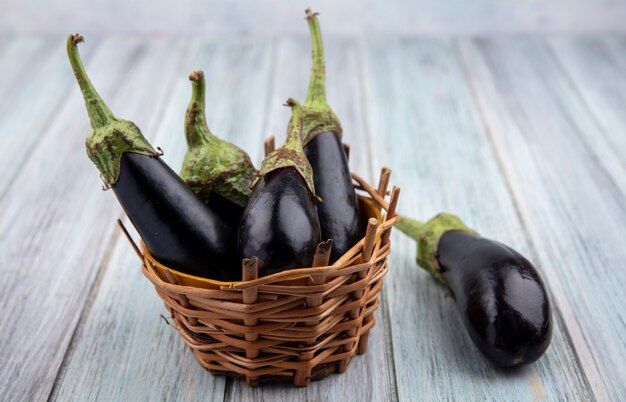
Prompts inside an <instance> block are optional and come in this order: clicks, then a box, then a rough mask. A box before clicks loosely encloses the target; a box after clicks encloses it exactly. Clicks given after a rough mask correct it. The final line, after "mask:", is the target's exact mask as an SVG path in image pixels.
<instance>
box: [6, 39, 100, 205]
mask: <svg viewBox="0 0 626 402" xmlns="http://www.w3.org/2000/svg"><path fill="white" fill-rule="evenodd" d="M6 47H7V50H6V52H5V53H4V54H3V55H2V56H0V60H2V61H1V62H0V75H2V76H3V78H4V79H3V80H2V84H0V93H2V94H3V96H2V98H1V99H0V116H2V117H0V132H1V133H7V135H2V136H0V149H2V150H3V153H4V156H3V157H2V158H0V198H1V197H2V195H3V194H4V192H5V191H6V189H7V188H8V187H9V185H10V183H11V182H12V180H13V179H14V178H15V175H16V174H17V173H18V172H19V170H20V169H21V168H22V166H23V165H24V161H25V160H26V158H28V157H29V155H30V153H31V150H32V148H33V147H34V146H36V143H37V141H39V140H40V138H41V137H42V136H43V135H45V132H46V129H47V127H48V125H49V124H50V122H51V120H52V119H53V118H54V116H55V115H56V113H58V111H59V107H61V105H62V103H63V102H64V100H65V99H66V97H67V93H68V91H69V89H70V85H71V84H72V81H73V76H72V74H68V69H69V67H68V63H67V59H66V56H65V39H64V38H59V37H54V38H42V37H27V38H23V37H17V38H16V39H15V40H12V41H11V42H10V45H8V46H6ZM91 48H92V47H89V49H86V51H85V56H84V60H85V62H87V61H88V60H89V57H90V55H91V54H92V49H91Z"/></svg>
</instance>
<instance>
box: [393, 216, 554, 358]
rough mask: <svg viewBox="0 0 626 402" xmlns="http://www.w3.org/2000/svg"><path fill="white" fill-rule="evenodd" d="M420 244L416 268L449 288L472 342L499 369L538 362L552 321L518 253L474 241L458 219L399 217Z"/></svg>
mask: <svg viewBox="0 0 626 402" xmlns="http://www.w3.org/2000/svg"><path fill="white" fill-rule="evenodd" d="M397 227H398V229H400V230H401V231H402V232H404V233H405V234H407V235H409V236H410V237H412V238H414V239H415V240H417V242H418V264H420V265H421V266H422V267H423V268H425V269H427V270H428V271H429V272H431V273H432V274H433V276H434V277H435V278H436V279H437V280H439V281H440V282H441V283H442V284H443V285H444V286H445V287H447V288H448V289H449V290H450V291H451V293H452V295H453V297H454V299H455V302H456V304H457V307H458V310H459V312H460V313H461V315H462V318H463V323H464V325H465V328H466V329H467V331H468V333H469V335H470V337H471V339H472V341H473V342H474V344H475V345H476V346H477V348H478V349H479V350H480V351H481V352H482V353H483V355H485V356H486V357H487V358H488V359H489V360H490V361H492V362H493V363H495V364H496V365H498V366H500V367H517V366H521V365H525V364H529V363H532V362H534V361H536V360H537V359H539V358H540V357H541V356H542V355H543V354H544V352H545V351H546V349H547V348H548V346H549V345H550V341H551V338H552V315H551V310H550V301H549V298H548V294H547V292H546V289H545V286H544V284H543V281H542V279H541V277H540V276H539V274H538V272H537V270H536V268H535V267H534V266H533V265H532V264H531V263H530V262H529V261H528V260H527V259H526V258H524V256H522V255H521V254H520V253H518V252H517V251H515V250H513V249H512V248H510V247H508V246H506V245H504V244H502V243H499V242H497V241H494V240H490V239H486V238H483V237H481V236H480V235H478V234H477V233H476V232H474V231H473V230H472V229H470V228H468V227H467V226H465V224H464V223H463V222H462V221H461V220H460V219H459V218H458V217H456V216H454V215H450V214H439V215H437V216H436V217H434V218H433V219H431V220H430V221H428V222H425V223H423V222H419V221H415V220H412V219H409V218H406V217H400V220H399V222H398V225H397Z"/></svg>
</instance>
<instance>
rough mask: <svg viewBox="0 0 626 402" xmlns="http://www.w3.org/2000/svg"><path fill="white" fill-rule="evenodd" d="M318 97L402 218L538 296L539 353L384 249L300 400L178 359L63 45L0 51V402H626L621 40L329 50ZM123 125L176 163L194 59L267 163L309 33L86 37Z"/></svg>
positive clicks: (305, 64)
mask: <svg viewBox="0 0 626 402" xmlns="http://www.w3.org/2000/svg"><path fill="white" fill-rule="evenodd" d="M326 46H327V47H328V49H327V59H328V62H327V68H328V75H329V76H328V86H329V99H330V101H331V104H332V106H333V107H334V109H335V111H336V112H337V114H338V115H339V117H340V118H341V120H342V122H343V126H344V130H345V141H347V142H349V143H350V144H351V145H352V151H351V166H352V169H353V170H354V171H356V172H359V173H361V174H363V175H364V176H366V177H368V178H369V179H371V180H374V179H375V178H376V177H377V172H378V171H379V169H380V168H381V167H382V166H390V167H392V168H393V175H392V184H395V185H399V186H401V187H402V197H401V201H400V205H399V210H400V212H401V213H406V214H411V215H414V216H416V217H421V218H428V217H429V216H431V215H433V214H435V213H436V212H437V211H439V210H442V209H445V210H449V211H453V212H456V213H457V214H459V215H460V216H461V217H462V218H463V219H464V220H465V221H466V222H467V223H468V224H470V225H471V226H473V227H474V228H476V229H477V230H478V231H479V232H480V233H482V234H483V235H485V236H487V237H492V238H496V239H499V240H501V241H503V242H505V243H508V244H510V245H512V246H514V247H515V248H516V249H518V250H519V251H521V252H522V253H523V254H525V255H527V256H528V257H529V258H530V259H531V260H533V261H534V262H535V263H536V265H537V266H539V267H540V269H541V274H542V276H543V277H544V279H545V280H546V281H547V283H548V286H549V290H550V294H551V298H552V302H553V314H554V319H555V331H554V337H553V340H552V344H551V346H550V348H549V349H548V351H547V353H546V355H545V356H544V357H543V358H542V359H541V360H540V361H538V362H537V363H536V364H534V365H531V366H529V367H526V368H523V369H519V370H506V371H503V370H499V369H496V368H494V367H493V366H492V365H490V364H489V363H488V362H487V361H485V359H484V358H482V356H481V355H480V354H479V353H478V352H477V351H476V349H475V348H474V347H473V345H472V343H471V341H470V340H469V338H468V336H467V335H466V334H465V332H464V330H463V328H462V323H461V320H460V316H459V314H458V312H457V311H456V310H455V306H454V304H453V302H452V300H451V299H450V298H449V297H448V296H446V295H445V293H444V292H443V291H442V289H441V288H440V287H439V286H437V285H436V284H435V283H434V281H433V280H431V279H430V277H429V276H428V274H427V273H425V272H424V271H423V270H421V269H419V268H418V267H417V266H416V265H415V261H414V260H415V245H414V243H412V242H411V241H409V240H407V239H406V238H404V237H402V236H400V235H399V234H397V233H394V234H393V252H392V256H391V270H390V274H389V276H388V279H387V281H386V284H385V289H384V292H383V303H382V307H381V309H380V310H379V312H378V315H377V325H376V327H375V328H374V330H373V332H372V335H371V336H370V341H369V347H368V352H367V354H366V355H365V356H361V357H357V358H355V360H354V361H353V362H352V364H351V366H350V368H349V370H348V372H346V373H345V374H341V375H333V376H331V377H329V378H327V379H325V380H323V381H321V382H315V383H312V384H311V385H310V386H309V387H308V388H305V389H298V388H293V387H285V386H279V385H272V386H264V387H261V388H255V389H251V388H249V387H247V386H246V385H245V384H244V383H242V382H241V381H238V380H232V379H226V378H224V377H213V376H212V375H210V374H209V373H208V372H206V371H204V370H202V369H201V368H200V366H199V365H198V364H197V363H196V361H195V358H194V357H193V355H192V354H191V353H190V352H189V351H188V350H187V349H186V348H185V347H183V342H182V341H181V340H180V339H179V338H178V334H177V332H176V331H175V330H174V329H173V328H171V327H169V326H168V325H167V323H166V321H165V320H164V319H163V318H162V317H161V316H160V315H161V314H164V315H166V312H165V310H164V308H163V306H162V303H161V302H160V300H159V299H158V298H157V296H156V295H155V294H154V289H153V287H152V286H151V285H150V284H149V283H148V281H147V280H146V279H145V278H144V277H143V276H142V274H141V272H140V270H139V266H138V260H137V258H136V256H135V255H134V254H133V252H132V250H131V249H130V247H129V246H128V244H127V243H126V240H125V239H124V238H123V237H122V235H121V234H120V233H119V231H118V230H117V229H116V227H115V219H116V218H117V217H121V216H122V212H121V209H120V208H119V206H118V204H117V203H116V201H115V199H114V196H113V194H112V193H111V192H105V193H103V192H102V191H100V179H99V178H98V175H97V173H96V170H95V168H94V167H93V165H92V164H91V162H90V161H89V160H88V159H87V157H86V155H85V151H84V139H85V137H86V135H87V134H88V133H89V131H90V130H89V124H88V121H87V116H86V113H85V111H84V107H83V105H82V100H81V98H80V95H79V92H78V89H77V87H76V85H75V84H74V82H73V80H72V76H71V71H70V68H69V65H67V62H66V60H65V53H64V38H63V37H60V36H54V35H52V36H32V35H28V36H19V35H18V36H3V37H0V77H1V78H0V93H2V94H3V96H2V97H0V133H1V135H0V149H2V150H3V153H2V155H3V157H2V158H1V159H0V274H1V275H2V280H0V305H2V306H3V308H2V310H0V322H1V323H2V325H1V326H0V400H2V401H5V400H6V401H22V400H24V401H31V400H47V399H51V400H60V401H65V400H77V401H85V400H104V401H109V400H110V401H117V400H133V401H134V400H227V401H239V400H247V399H252V400H272V401H296V400H323V401H336V400H342V401H343V400H354V401H370V400H371V401H385V400H402V401H408V400H416V399H423V400H432V399H435V400H453V399H454V400H494V401H499V400H510V399H512V400H594V399H596V400H624V399H625V398H626V386H625V384H626V365H625V364H624V356H625V355H626V346H625V345H626V335H625V334H626V324H625V322H626V317H625V316H624V310H625V307H626V73H625V71H626V56H625V55H626V37H624V36H620V35H615V34H602V35H575V36H572V35H554V36H545V37H542V36H512V37H502V38H482V39H474V38H459V39H451V38H433V37H429V38H426V37H423V38H408V37H403V38H395V37H389V36H387V37H384V38H372V39H368V40H359V39H336V38H328V39H327V40H326ZM81 53H82V55H83V56H84V59H85V63H86V65H87V69H88V71H89V74H90V75H91V77H92V80H93V82H94V83H95V85H96V86H97V87H98V89H99V90H100V92H101V94H102V95H103V97H104V98H105V100H106V101H107V102H108V103H109V105H110V107H111V109H112V110H113V111H114V113H116V114H117V115H118V116H119V117H124V118H129V119H131V120H133V121H135V122H136V123H137V124H138V125H139V126H140V127H141V128H142V130H143V132H144V134H145V135H146V136H147V137H148V138H149V139H150V140H151V141H152V142H153V144H154V145H155V146H161V147H162V148H163V149H164V151H165V156H164V158H165V160H166V161H167V162H168V163H169V164H170V165H171V166H172V167H174V168H175V169H178V168H179V166H180V163H181V161H182V156H183V154H184V152H185V144H184V140H183V132H182V125H183V114H184V109H185V107H186V104H187V102H188V99H189V93H190V87H189V83H188V81H187V79H186V77H187V74H188V73H189V71H191V70H192V69H198V68H202V69H204V71H205V75H206V77H207V102H208V104H209V105H210V106H209V110H208V113H207V117H208V121H209V124H210V125H211V128H212V129H213V131H214V132H215V133H217V134H218V135H221V136H222V137H224V138H227V139H229V140H230V141H233V142H235V143H237V144H238V145H240V146H242V147H245V148H246V149H247V150H248V152H249V153H250V155H251V157H252V159H253V160H254V161H255V163H256V165H257V166H258V165H259V163H260V160H261V157H262V141H263V139H264V138H265V137H266V136H267V135H268V134H270V133H271V134H276V135H277V142H278V143H280V142H282V140H283V139H284V135H285V128H286V124H287V119H288V116H289V111H288V110H287V108H285V107H283V106H282V105H281V104H282V103H283V102H284V100H285V99H286V98H287V97H290V96H295V97H297V98H299V99H302V98H303V97H304V93H305V91H306V86H307V76H308V68H309V61H308V55H309V48H308V44H307V42H306V41H305V40H300V39H282V38H278V39H263V38H260V39H252V38H251V37H229V38H228V40H220V41H217V40H215V39H211V38H208V39H207V38H195V37H187V38H173V37H172V38H170V37H169V36H168V37H160V38H158V39H155V38H146V37H143V38H139V37H134V36H131V37H124V38H122V37H119V36H97V37H87V43H86V44H85V45H84V46H81Z"/></svg>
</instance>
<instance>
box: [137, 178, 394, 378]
mask: <svg viewBox="0 0 626 402" xmlns="http://www.w3.org/2000/svg"><path fill="white" fill-rule="evenodd" d="M389 174H390V171H389V169H383V172H382V174H381V180H380V183H379V186H378V188H377V189H375V188H374V187H372V186H371V185H369V184H368V183H367V182H365V181H364V180H363V179H362V178H360V177H359V176H357V175H354V174H353V179H354V180H355V187H356V188H357V189H359V190H360V191H362V192H364V193H365V194H367V196H368V197H367V198H365V197H362V196H361V197H360V198H361V199H365V201H366V202H367V203H369V205H370V209H371V211H370V212H369V213H368V215H369V216H368V218H370V219H369V221H368V223H367V229H366V232H365V236H364V238H363V239H361V240H360V241H359V242H358V243H357V244H356V245H355V246H354V247H353V248H352V249H351V250H349V251H348V252H347V253H346V254H344V255H343V256H342V257H341V258H340V259H339V260H337V261H336V262H335V263H334V264H332V265H330V266H329V265H328V256H329V254H330V248H329V246H330V245H331V244H328V243H322V244H321V245H320V247H318V251H317V253H316V255H315V259H314V263H313V267H311V268H301V269H294V270H289V271H283V272H280V273H277V274H273V275H269V276H265V277H261V278H257V265H256V260H244V262H243V264H242V265H243V267H242V271H243V278H244V281H241V282H232V283H219V282H217V283H216V284H215V285H213V286H207V287H197V286H184V285H181V284H179V282H180V281H178V280H177V279H176V278H175V277H174V275H172V273H171V272H169V270H168V269H164V267H163V266H162V265H160V264H159V263H158V262H156V261H155V260H154V258H153V257H152V256H151V255H150V254H149V252H148V250H147V249H146V248H145V246H144V245H143V244H142V252H141V255H142V257H143V265H142V271H143V273H144V275H145V276H146V277H147V278H148V279H149V280H150V281H151V282H152V283H153V284H154V286H155V289H156V291H157V293H158V295H159V296H160V297H161V298H162V299H163V302H164V304H165V307H166V308H167V310H169V312H170V314H171V316H172V319H173V326H174V327H175V328H176V329H178V331H179V332H180V335H181V337H182V339H183V340H184V342H185V343H186V344H187V345H188V346H189V347H190V348H191V350H192V351H193V353H194V355H195V356H196V358H197V360H198V361H199V362H200V364H201V365H202V366H204V367H205V368H207V369H209V370H210V371H211V372H214V373H220V374H227V375H234V376H238V377H244V378H245V379H246V382H247V383H248V384H249V385H253V386H254V385H258V384H259V382H261V381H288V382H292V383H294V384H295V385H298V386H306V385H308V384H309V381H311V380H316V379H320V378H323V377H325V376H326V375H328V374H330V373H333V372H344V371H345V370H347V368H348V365H349V363H350V360H351V359H352V357H353V356H354V355H355V354H357V353H358V354H363V353H365V351H366V349H367V341H368V333H369V331H370V330H371V329H372V327H373V326H374V324H375V319H374V312H375V311H376V309H377V308H378V307H379V304H380V302H379V293H380V290H381V288H382V286H383V279H384V277H385V275H386V273H387V271H388V269H389V267H388V265H387V256H388V255H389V252H390V248H391V244H390V241H389V234H390V231H391V228H392V226H393V225H394V224H395V222H396V221H397V215H396V213H395V208H396V204H397V200H398V195H399V189H398V188H396V187H394V189H393V191H392V192H391V197H390V200H389V202H387V201H386V200H385V195H386V193H387V191H386V187H387V184H388V182H389ZM372 211H374V212H372ZM380 211H385V212H386V213H385V214H384V215H383V214H380ZM382 216H384V218H381V217H382ZM376 218H378V219H376Z"/></svg>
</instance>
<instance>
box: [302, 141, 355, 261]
mask: <svg viewBox="0 0 626 402" xmlns="http://www.w3.org/2000/svg"><path fill="white" fill-rule="evenodd" d="M304 153H305V155H306V157H307V159H308V160H309V163H310V164H311V167H312V168H313V181H314V183H315V192H316V193H317V195H318V196H319V197H320V198H321V199H322V203H320V204H319V205H318V206H317V211H318V216H319V220H320V227H321V231H322V239H332V240H333V250H332V252H331V256H330V263H333V262H335V261H336V260H337V259H338V258H339V257H341V256H342V255H343V254H345V252H346V251H348V250H350V248H352V246H354V244H355V243H356V242H358V241H359V239H360V234H361V233H360V224H359V210H358V203H357V199H356V193H355V192H354V186H353V185H352V178H351V177H350V168H349V167H348V159H347V157H346V153H345V151H344V149H343V144H342V143H341V140H340V138H339V136H338V135H337V134H335V133H334V132H330V131H327V132H324V133H320V134H317V135H315V137H313V138H312V139H311V141H309V142H308V143H307V144H306V146H305V147H304Z"/></svg>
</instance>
